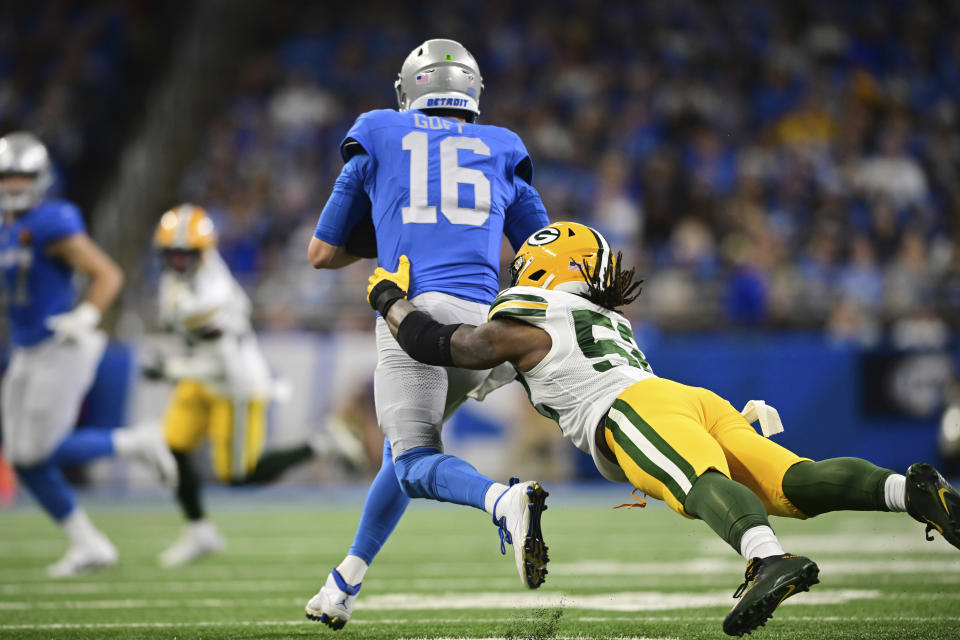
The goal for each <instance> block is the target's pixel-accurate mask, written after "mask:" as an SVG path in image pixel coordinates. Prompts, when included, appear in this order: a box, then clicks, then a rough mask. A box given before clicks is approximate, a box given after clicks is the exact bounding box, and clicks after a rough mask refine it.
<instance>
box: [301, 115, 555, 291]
mask: <svg viewBox="0 0 960 640" xmlns="http://www.w3.org/2000/svg"><path fill="white" fill-rule="evenodd" d="M341 151H342V153H343V155H344V160H348V162H347V166H346V167H345V168H344V172H343V173H341V176H340V178H338V181H337V182H338V184H337V185H335V187H334V194H333V195H332V196H331V201H330V202H328V206H327V207H325V209H324V213H323V214H322V215H321V217H320V221H319V222H318V225H317V231H316V233H315V235H316V237H318V238H320V239H321V240H323V241H325V242H328V243H330V244H333V245H336V246H343V244H344V240H345V238H346V236H347V235H348V234H349V232H350V230H351V229H352V228H353V226H355V225H356V223H357V221H358V219H359V218H360V217H362V216H363V215H365V214H366V212H367V211H369V213H370V215H371V216H372V220H373V226H374V228H375V230H376V241H377V242H376V243H377V257H378V262H379V264H380V266H382V267H384V268H386V269H390V270H393V269H396V267H397V263H398V261H399V258H400V256H401V255H404V254H405V255H406V256H407V257H409V258H410V262H411V264H412V270H411V274H410V283H411V285H410V291H409V295H410V296H411V297H413V296H415V295H417V294H419V293H423V292H425V291H440V292H443V293H448V294H451V295H454V296H457V297H459V298H464V299H466V300H473V301H476V302H483V303H489V302H491V301H492V300H493V299H494V297H496V294H497V291H498V290H499V288H500V287H499V277H498V273H499V264H500V244H501V237H502V235H503V234H506V235H507V237H508V238H509V240H510V242H511V243H512V244H513V246H514V248H515V249H517V248H519V246H520V245H521V244H523V242H524V241H525V240H526V239H527V238H528V237H529V236H530V234H532V233H533V232H534V231H536V230H538V229H540V228H542V227H544V226H546V225H547V224H549V223H550V221H549V219H548V218H547V213H546V210H545V209H544V207H543V203H542V202H541V201H540V196H539V194H537V192H536V190H535V189H533V187H532V186H530V182H531V179H532V174H533V168H532V164H531V162H530V158H529V156H528V154H527V150H526V148H524V146H523V143H522V142H521V141H520V138H519V137H518V136H517V135H516V134H515V133H513V132H512V131H509V130H508V129H503V128H501V127H494V126H491V125H480V124H470V123H465V122H459V121H457V120H454V119H451V118H442V117H437V116H428V115H427V114H425V113H423V112H420V111H406V112H398V111H394V110H392V109H383V110H378V111H370V112H368V113H365V114H363V115H362V116H360V117H359V118H358V119H357V121H356V123H354V125H353V127H352V128H351V129H350V131H349V132H348V133H347V136H346V138H345V139H344V142H343V144H342V146H341ZM351 188H356V189H361V188H362V192H363V194H365V195H366V198H364V199H363V202H360V201H359V199H358V198H356V197H354V195H352V194H351V192H350V189H351ZM367 198H368V200H367ZM335 203H339V204H336V206H333V205H334V204H335ZM328 210H329V211H328ZM338 213H339V214H340V215H338ZM328 214H329V215H328Z"/></svg>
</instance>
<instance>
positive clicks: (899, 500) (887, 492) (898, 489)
mask: <svg viewBox="0 0 960 640" xmlns="http://www.w3.org/2000/svg"><path fill="white" fill-rule="evenodd" d="M883 498H884V500H886V502H887V509H890V511H906V510H907V478H906V476H902V475H900V474H899V473H895V474H893V475H891V476H888V477H887V481H886V483H885V484H884V485H883Z"/></svg>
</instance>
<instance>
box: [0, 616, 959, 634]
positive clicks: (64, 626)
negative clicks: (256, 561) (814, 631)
mask: <svg viewBox="0 0 960 640" xmlns="http://www.w3.org/2000/svg"><path fill="white" fill-rule="evenodd" d="M780 615H781V614H780V613H778V616H780ZM569 619H572V620H576V621H577V622H634V623H637V622H647V623H658V622H660V623H676V622H719V621H720V618H719V617H717V616H646V615H637V616H606V617H605V616H580V617H575V618H569ZM538 620H539V619H538V618H530V617H525V618H513V617H509V618H431V619H429V622H431V623H436V624H479V623H508V622H537V621H538ZM781 620H782V621H790V622H809V623H814V624H820V623H824V622H845V623H850V624H857V623H884V624H887V623H892V622H958V621H960V617H956V616H868V617H849V616H791V615H790V614H789V613H786V614H785V615H782V616H781ZM423 622H424V619H422V618H413V619H408V618H382V619H379V620H364V619H362V618H361V619H359V620H352V621H351V622H350V626H368V625H369V626H373V625H398V624H408V623H416V624H422V623H423ZM311 625H314V626H317V623H315V622H310V621H308V620H252V621H248V620H240V621H224V620H201V621H196V622H77V623H49V624H0V631H40V630H51V631H52V630H70V629H178V628H189V627H274V626H286V627H292V626H311ZM407 640H415V639H414V638H412V637H411V638H408V639H407ZM477 640H479V639H477ZM500 640H502V639H500ZM584 640H586V639H584ZM637 640H642V639H637ZM649 640H653V639H649Z"/></svg>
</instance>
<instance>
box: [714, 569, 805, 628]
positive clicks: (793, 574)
mask: <svg viewBox="0 0 960 640" xmlns="http://www.w3.org/2000/svg"><path fill="white" fill-rule="evenodd" d="M819 574H820V568H819V567H817V565H816V563H815V562H814V561H813V560H811V559H810V558H805V557H803V556H794V555H790V554H789V553H786V554H784V555H782V556H770V557H768V558H753V559H752V560H750V562H748V563H747V570H746V572H745V573H744V574H743V577H744V579H745V580H744V583H743V584H741V585H740V586H739V587H737V590H736V591H735V592H734V593H733V597H734V598H741V600H740V602H738V603H737V604H736V605H735V606H734V607H733V609H731V610H730V613H728V614H727V617H726V618H724V619H723V631H724V633H726V634H727V635H730V636H742V635H743V634H745V633H750V632H751V631H753V630H754V629H756V628H757V627H762V626H763V625H764V624H766V622H767V620H769V619H770V618H772V617H773V611H774V609H776V608H777V607H779V606H780V603H781V602H783V601H784V600H786V599H787V598H789V597H790V596H792V595H794V594H795V593H798V592H800V591H809V590H810V587H812V586H813V585H815V584H817V583H818V582H820V580H819V579H818V578H817V576H818V575H819Z"/></svg>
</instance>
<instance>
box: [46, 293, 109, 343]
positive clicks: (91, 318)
mask: <svg viewBox="0 0 960 640" xmlns="http://www.w3.org/2000/svg"><path fill="white" fill-rule="evenodd" d="M100 317H101V314H100V310H99V309H97V307H96V306H95V305H93V304H92V303H90V302H81V303H80V304H78V305H77V306H76V307H75V308H74V309H72V310H70V311H67V312H66V313H59V314H57V315H55V316H50V317H49V318H47V321H46V325H47V328H48V329H50V330H51V331H53V334H54V336H56V338H57V339H58V340H64V341H68V342H76V341H78V340H80V339H81V338H83V337H85V336H88V335H90V334H91V333H93V332H94V331H96V329H97V325H99V324H100Z"/></svg>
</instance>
